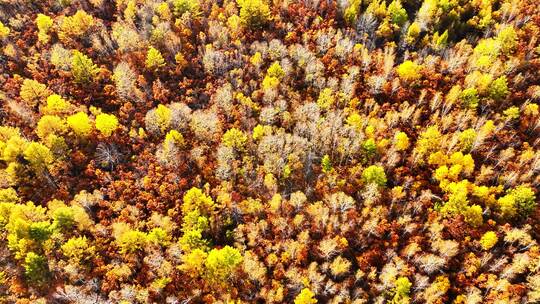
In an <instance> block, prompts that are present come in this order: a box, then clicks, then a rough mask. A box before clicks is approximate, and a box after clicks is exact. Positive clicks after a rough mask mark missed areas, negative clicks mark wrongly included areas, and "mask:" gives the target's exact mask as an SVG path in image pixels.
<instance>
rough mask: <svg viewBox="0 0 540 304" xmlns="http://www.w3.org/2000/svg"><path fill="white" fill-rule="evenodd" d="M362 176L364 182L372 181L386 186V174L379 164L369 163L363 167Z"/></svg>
mask: <svg viewBox="0 0 540 304" xmlns="http://www.w3.org/2000/svg"><path fill="white" fill-rule="evenodd" d="M362 178H363V179H364V181H365V182H366V183H374V184H377V185H378V186H386V174H385V173H384V169H383V168H382V167H381V166H376V165H371V166H369V167H367V168H365V169H364V171H363V172H362Z"/></svg>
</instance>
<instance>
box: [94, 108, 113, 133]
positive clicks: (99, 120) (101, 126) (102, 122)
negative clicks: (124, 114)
mask: <svg viewBox="0 0 540 304" xmlns="http://www.w3.org/2000/svg"><path fill="white" fill-rule="evenodd" d="M96 129H97V130H98V131H99V132H101V134H102V135H103V136H105V137H109V136H111V135H112V133H113V132H114V131H116V129H118V119H117V118H116V116H114V115H113V114H105V113H101V114H98V115H97V116H96Z"/></svg>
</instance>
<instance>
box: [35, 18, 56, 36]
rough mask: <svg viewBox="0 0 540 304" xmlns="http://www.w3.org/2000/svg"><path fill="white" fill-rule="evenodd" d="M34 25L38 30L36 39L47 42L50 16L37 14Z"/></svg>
mask: <svg viewBox="0 0 540 304" xmlns="http://www.w3.org/2000/svg"><path fill="white" fill-rule="evenodd" d="M36 26H37V28H38V30H39V32H38V39H39V41H41V42H43V43H47V42H49V39H50V37H49V30H50V29H51V27H52V26H53V20H52V18H51V17H49V16H47V15H43V14H38V15H37V17H36Z"/></svg>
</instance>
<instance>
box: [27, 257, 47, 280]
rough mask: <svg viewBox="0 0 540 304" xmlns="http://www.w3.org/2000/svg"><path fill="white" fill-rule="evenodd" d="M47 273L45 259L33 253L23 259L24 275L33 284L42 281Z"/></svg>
mask: <svg viewBox="0 0 540 304" xmlns="http://www.w3.org/2000/svg"><path fill="white" fill-rule="evenodd" d="M48 272H49V267H48V266H47V259H46V258H45V257H44V256H41V255H39V254H37V253H35V252H28V254H26V257H25V258H24V274H25V275H26V277H27V278H28V279H29V280H31V281H34V282H41V281H43V280H44V279H45V278H46V277H47V274H48Z"/></svg>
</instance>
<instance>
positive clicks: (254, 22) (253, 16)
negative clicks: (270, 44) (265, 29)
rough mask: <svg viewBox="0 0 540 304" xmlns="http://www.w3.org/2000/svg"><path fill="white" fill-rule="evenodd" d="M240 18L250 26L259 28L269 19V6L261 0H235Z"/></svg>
mask: <svg viewBox="0 0 540 304" xmlns="http://www.w3.org/2000/svg"><path fill="white" fill-rule="evenodd" d="M236 2H237V3H238V5H239V6H240V18H241V19H242V22H243V23H244V24H245V25H247V26H248V27H250V28H260V27H262V26H264V25H266V24H267V23H268V22H269V21H270V20H271V14H270V7H269V6H268V4H266V3H265V2H264V1H263V0H236Z"/></svg>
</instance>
